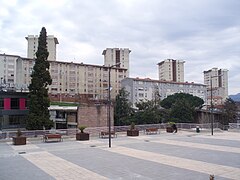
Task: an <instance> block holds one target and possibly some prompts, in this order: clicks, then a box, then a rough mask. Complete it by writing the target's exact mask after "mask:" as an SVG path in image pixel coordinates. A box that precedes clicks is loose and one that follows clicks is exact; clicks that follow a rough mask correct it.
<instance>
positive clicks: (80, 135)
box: [76, 126, 89, 141]
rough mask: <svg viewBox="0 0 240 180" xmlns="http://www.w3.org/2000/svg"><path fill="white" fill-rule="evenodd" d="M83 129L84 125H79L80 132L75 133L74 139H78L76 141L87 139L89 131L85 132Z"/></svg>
mask: <svg viewBox="0 0 240 180" xmlns="http://www.w3.org/2000/svg"><path fill="white" fill-rule="evenodd" d="M84 129H86V126H80V127H79V130H80V132H78V133H76V140H78V141H87V140H89V133H85V132H84Z"/></svg>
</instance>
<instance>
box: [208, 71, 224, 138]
mask: <svg viewBox="0 0 240 180" xmlns="http://www.w3.org/2000/svg"><path fill="white" fill-rule="evenodd" d="M220 76H223V75H222V74H221V75H216V76H210V88H211V111H210V113H211V133H212V136H213V121H214V118H213V85H212V78H214V77H220Z"/></svg>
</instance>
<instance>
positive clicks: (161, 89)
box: [121, 78, 207, 107]
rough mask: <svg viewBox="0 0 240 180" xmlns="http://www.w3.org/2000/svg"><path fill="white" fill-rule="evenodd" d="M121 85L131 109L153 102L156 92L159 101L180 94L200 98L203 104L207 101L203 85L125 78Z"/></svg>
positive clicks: (205, 89)
mask: <svg viewBox="0 0 240 180" xmlns="http://www.w3.org/2000/svg"><path fill="white" fill-rule="evenodd" d="M121 84H122V87H124V88H125V89H126V90H127V91H128V92H129V93H130V94H129V101H130V102H131V103H132V104H133V107H135V103H138V102H141V101H145V100H153V99H154V96H155V94H156V92H158V94H159V95H160V99H161V100H162V99H164V98H166V97H167V96H169V95H172V94H175V93H181V92H182V93H188V94H192V95H193V96H197V97H199V98H202V99H203V100H204V102H206V100H207V88H206V85H204V84H196V83H188V82H185V83H179V82H172V81H160V80H152V79H149V78H146V79H140V78H125V79H123V80H122V82H121Z"/></svg>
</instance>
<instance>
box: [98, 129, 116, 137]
mask: <svg viewBox="0 0 240 180" xmlns="http://www.w3.org/2000/svg"><path fill="white" fill-rule="evenodd" d="M100 137H101V138H106V137H109V132H108V131H101V132H100V133H99V138H100ZM111 137H115V138H116V137H117V134H116V133H115V131H111Z"/></svg>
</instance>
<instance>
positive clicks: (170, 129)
mask: <svg viewBox="0 0 240 180" xmlns="http://www.w3.org/2000/svg"><path fill="white" fill-rule="evenodd" d="M173 131H174V129H173V128H172V127H166V132H168V133H173Z"/></svg>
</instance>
